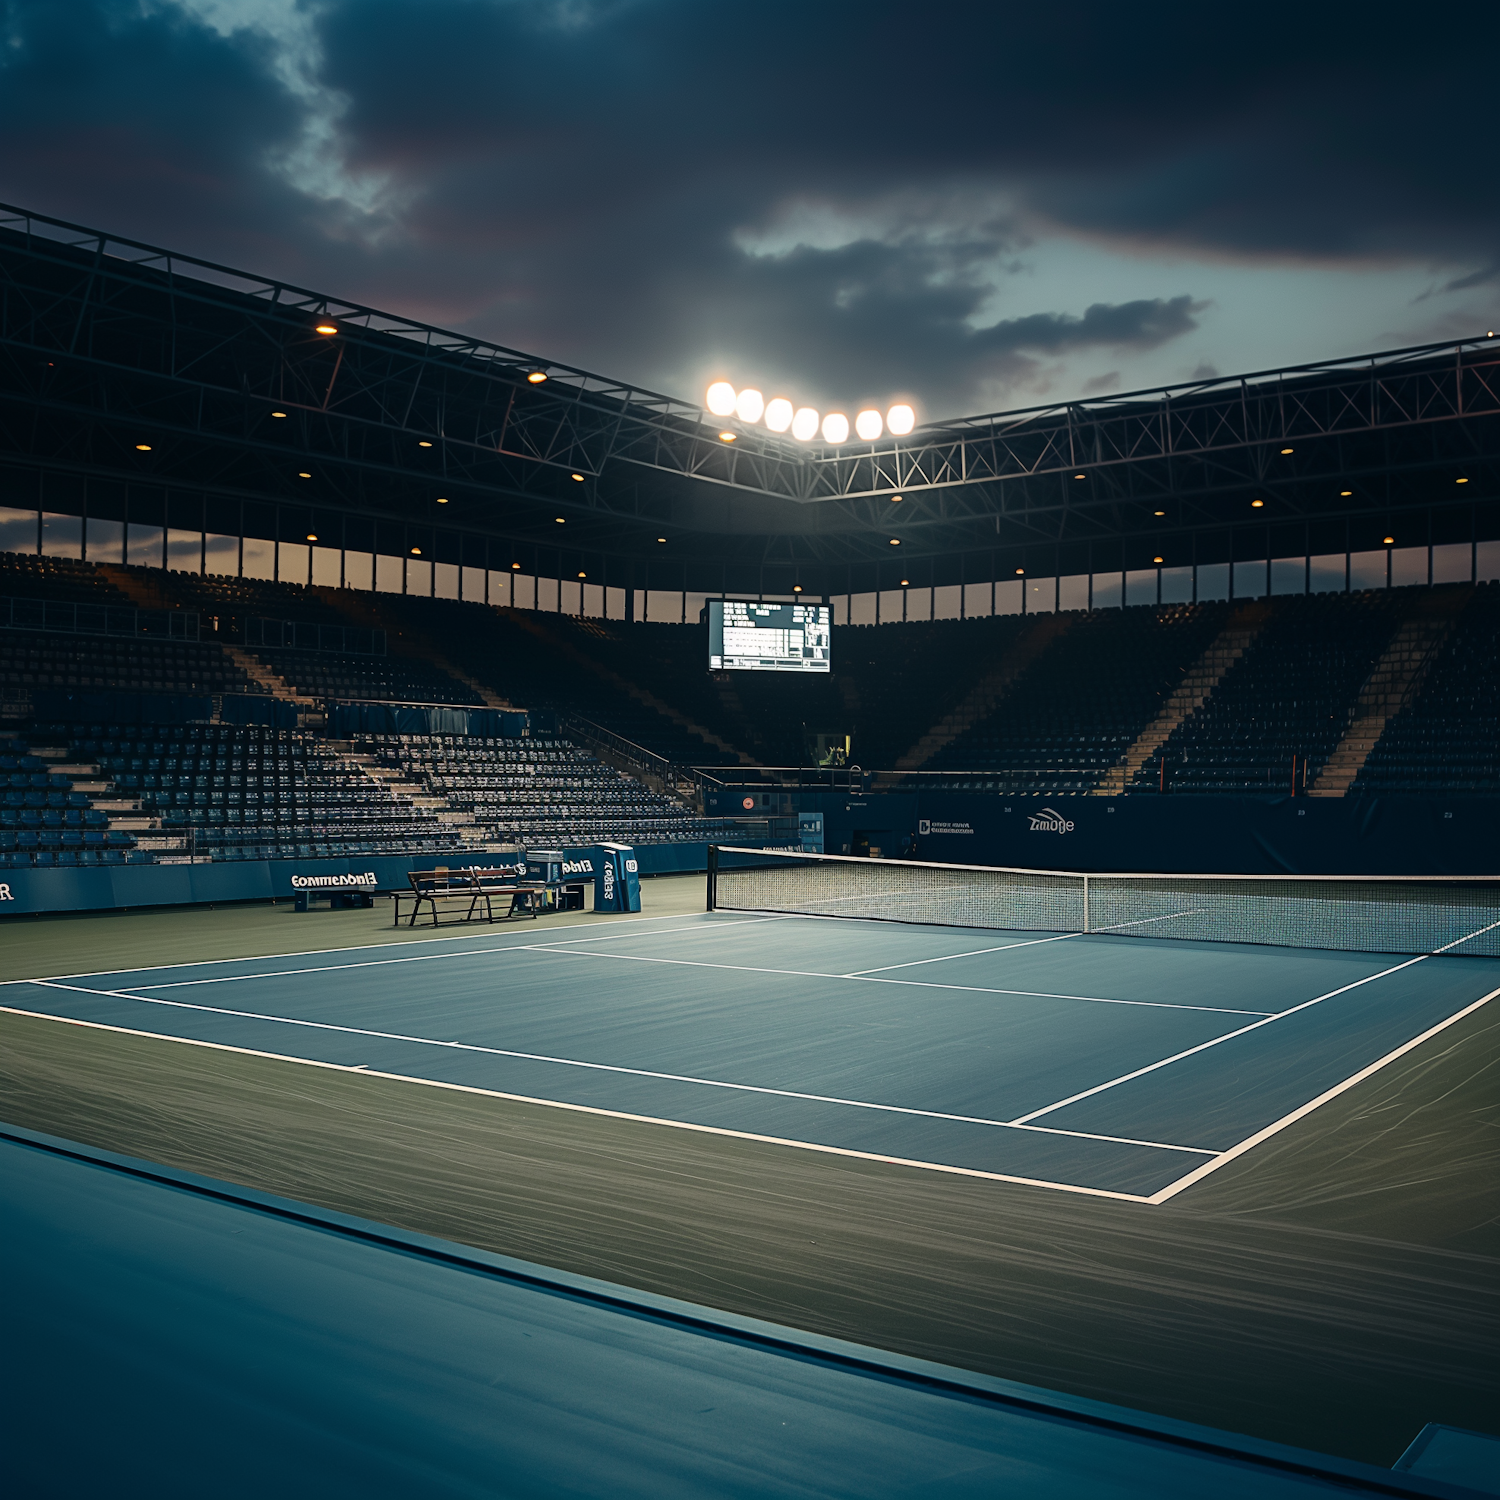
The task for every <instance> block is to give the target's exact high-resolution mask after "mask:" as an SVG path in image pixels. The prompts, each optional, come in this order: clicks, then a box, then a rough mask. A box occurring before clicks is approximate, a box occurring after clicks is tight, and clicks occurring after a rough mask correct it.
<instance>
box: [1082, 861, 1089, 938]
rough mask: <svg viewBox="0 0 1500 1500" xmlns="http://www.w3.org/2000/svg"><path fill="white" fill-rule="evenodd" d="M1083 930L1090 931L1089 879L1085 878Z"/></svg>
mask: <svg viewBox="0 0 1500 1500" xmlns="http://www.w3.org/2000/svg"><path fill="white" fill-rule="evenodd" d="M1083 930H1084V931H1085V932H1087V931H1088V930H1089V878H1088V876H1087V875H1085V876H1084V877H1083Z"/></svg>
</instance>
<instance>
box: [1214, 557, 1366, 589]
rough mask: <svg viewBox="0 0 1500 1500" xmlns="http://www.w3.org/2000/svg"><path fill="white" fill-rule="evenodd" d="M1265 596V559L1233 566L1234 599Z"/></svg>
mask: <svg viewBox="0 0 1500 1500" xmlns="http://www.w3.org/2000/svg"><path fill="white" fill-rule="evenodd" d="M1381 556H1382V557H1384V556H1385V554H1384V553H1381ZM1265 594H1266V564H1265V559H1264V558H1262V559H1260V560H1258V561H1254V562H1237V563H1236V564H1235V565H1234V597H1235V598H1236V599H1263V598H1265Z"/></svg>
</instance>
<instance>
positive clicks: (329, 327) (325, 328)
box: [318, 323, 339, 333]
mask: <svg viewBox="0 0 1500 1500" xmlns="http://www.w3.org/2000/svg"><path fill="white" fill-rule="evenodd" d="M338 331H339V330H338V324H337V323H319V324H318V332H319V333H337V332H338Z"/></svg>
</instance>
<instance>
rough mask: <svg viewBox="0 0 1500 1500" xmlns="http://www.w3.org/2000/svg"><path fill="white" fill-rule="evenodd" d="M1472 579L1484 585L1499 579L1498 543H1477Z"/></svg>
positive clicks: (1499, 545) (1499, 557)
mask: <svg viewBox="0 0 1500 1500" xmlns="http://www.w3.org/2000/svg"><path fill="white" fill-rule="evenodd" d="M1474 577H1475V578H1476V579H1477V580H1480V581H1483V582H1486V583H1488V582H1491V581H1492V580H1494V579H1496V578H1500V542H1479V543H1478V544H1477V545H1476V546H1475V548H1474Z"/></svg>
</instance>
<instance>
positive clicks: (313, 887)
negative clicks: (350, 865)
mask: <svg viewBox="0 0 1500 1500" xmlns="http://www.w3.org/2000/svg"><path fill="white" fill-rule="evenodd" d="M378 884H379V882H378V881H377V880H376V878H375V872H374V870H366V871H365V872H364V874H363V875H293V876H292V889H293V890H294V891H373V890H374V889H375V888H376V886H377V885H378Z"/></svg>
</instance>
